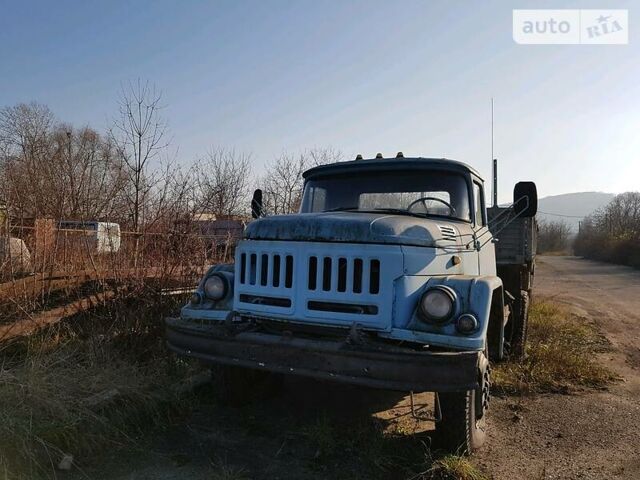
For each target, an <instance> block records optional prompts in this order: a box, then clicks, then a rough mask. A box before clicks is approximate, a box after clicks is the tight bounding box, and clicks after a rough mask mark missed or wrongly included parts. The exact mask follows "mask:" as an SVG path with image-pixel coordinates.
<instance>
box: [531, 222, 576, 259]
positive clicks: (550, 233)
mask: <svg viewBox="0 0 640 480" xmlns="http://www.w3.org/2000/svg"><path fill="white" fill-rule="evenodd" d="M539 229H540V230H539V233H538V253H548V252H565V251H566V250H567V249H568V247H569V243H570V242H569V241H570V239H571V227H570V226H569V224H568V223H566V222H563V221H542V222H540V223H539Z"/></svg>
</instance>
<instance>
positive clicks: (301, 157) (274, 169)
mask: <svg viewBox="0 0 640 480" xmlns="http://www.w3.org/2000/svg"><path fill="white" fill-rule="evenodd" d="M340 156H341V154H340V152H338V151H336V150H334V149H333V148H330V147H329V148H314V149H311V150H307V151H304V152H302V153H299V154H297V155H292V154H289V153H286V152H283V153H282V154H281V155H280V156H279V157H278V158H276V159H275V160H274V161H273V162H272V163H271V164H270V165H268V167H267V172H266V174H265V176H264V178H263V179H262V180H261V182H260V183H261V186H262V187H263V190H264V206H265V211H267V212H269V213H272V214H276V215H277V214H287V213H293V212H296V211H298V209H299V208H300V202H301V200H302V189H303V184H304V178H303V177H302V174H303V173H304V172H305V171H306V170H307V169H309V168H311V167H314V166H317V165H322V164H325V163H332V162H335V161H337V160H338V159H339V158H340Z"/></svg>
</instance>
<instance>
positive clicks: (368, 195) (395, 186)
mask: <svg viewBox="0 0 640 480" xmlns="http://www.w3.org/2000/svg"><path fill="white" fill-rule="evenodd" d="M300 211H301V213H312V212H326V211H367V212H369V211H381V212H385V211H386V212H390V213H397V214H407V215H424V216H428V215H436V216H445V217H450V218H455V219H459V220H465V221H470V220H471V218H470V213H469V212H470V209H469V191H468V189H467V182H466V181H465V179H464V177H463V176H462V175H459V174H456V173H451V172H443V171H438V170H433V171H424V170H422V171H418V172H416V171H397V170H395V171H393V170H391V171H375V172H358V174H357V175H344V174H342V175H327V176H322V177H316V178H312V179H309V180H308V181H307V182H306V183H305V187H304V194H303V197H302V206H301V209H300Z"/></svg>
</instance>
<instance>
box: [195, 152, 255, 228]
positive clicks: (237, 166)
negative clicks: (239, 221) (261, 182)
mask: <svg viewBox="0 0 640 480" xmlns="http://www.w3.org/2000/svg"><path fill="white" fill-rule="evenodd" d="M250 161H251V155H249V154H245V153H238V152H236V151H235V150H233V149H225V148H212V149H211V150H209V152H208V153H207V155H206V156H205V157H204V158H203V159H201V160H199V161H198V162H197V164H196V168H195V170H196V174H197V187H198V200H197V201H198V204H199V208H200V209H201V210H202V211H203V212H208V213H213V214H215V215H216V216H234V215H243V214H245V213H246V210H247V206H248V199H249V189H250V182H251V163H250Z"/></svg>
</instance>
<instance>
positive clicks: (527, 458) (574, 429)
mask: <svg viewBox="0 0 640 480" xmlns="http://www.w3.org/2000/svg"><path fill="white" fill-rule="evenodd" d="M534 295H539V296H545V297H548V298H551V299H553V300H555V301H557V302H560V303H563V304H566V305H567V306H568V307H569V308H571V309H572V310H573V311H574V312H576V313H577V314H578V315H580V316H581V317H583V318H584V320H585V322H595V323H596V325H597V326H598V328H599V329H600V330H601V331H602V332H603V334H604V335H606V337H607V338H608V339H609V341H610V342H611V344H612V351H611V352H608V353H606V354H604V355H602V358H601V359H600V361H602V362H605V363H606V364H607V366H608V367H609V368H611V369H612V370H613V371H614V372H616V373H617V374H618V375H620V376H621V377H622V378H624V381H623V382H620V383H618V384H615V385H612V386H611V387H610V388H609V389H608V390H606V391H594V390H586V391H584V392H581V393H578V394H572V395H560V394H550V395H538V396H533V397H526V398H518V397H507V398H494V399H493V400H492V405H491V410H490V423H489V427H490V435H489V436H490V438H489V441H488V443H487V445H486V446H485V447H483V448H482V449H481V450H480V451H479V452H477V453H476V454H475V455H474V456H473V458H472V461H473V462H474V463H475V464H477V465H479V466H480V467H481V468H482V469H483V470H484V471H486V472H487V473H488V474H490V475H491V476H492V477H493V478H494V479H496V480H503V479H504V480H507V479H509V480H512V479H536V480H540V479H612V478H613V479H618V478H619V479H640V272H638V271H634V270H632V269H628V268H624V267H618V266H612V265H607V264H601V263H595V262H589V261H585V260H580V259H576V258H572V257H543V258H541V259H540V261H539V263H538V268H537V272H536V287H535V293H534ZM205 396H206V395H205ZM201 397H203V395H201ZM431 398H432V396H431V395H430V394H422V395H417V396H416V402H417V405H418V407H419V408H421V407H422V406H423V405H424V406H427V409H428V408H430V404H431ZM408 405H409V403H408V397H403V395H398V394H395V393H392V394H389V393H388V392H378V391H373V390H367V389H358V388H352V387H344V386H339V385H338V386H337V385H331V384H322V383H319V382H312V381H305V380H301V381H297V380H296V381H291V382H290V383H288V384H287V386H286V389H285V391H284V392H283V393H282V394H281V395H279V396H278V397H277V398H275V399H272V400H270V401H267V402H264V403H260V404H258V405H255V406H253V407H250V408H248V409H246V408H245V409H233V408H227V407H222V406H220V405H217V404H215V403H213V402H211V403H207V401H206V400H205V401H204V402H203V401H202V399H201V400H200V404H199V405H198V407H197V408H196V409H195V412H193V413H192V414H190V415H189V416H188V417H187V418H183V419H178V420H177V421H176V422H175V424H174V426H172V427H170V428H167V429H165V430H163V431H161V432H158V433H157V434H156V435H145V437H144V438H141V439H140V441H139V447H138V448H136V449H135V451H124V452H123V451H122V450H119V451H114V452H113V453H112V454H109V455H108V456H107V458H105V459H104V461H103V462H101V465H100V466H97V467H95V468H91V469H88V470H86V471H85V472H84V473H83V474H82V475H81V476H76V475H73V478H87V476H88V477H90V478H101V479H118V480H124V479H156V478H160V479H180V478H192V479H212V478H213V479H216V478H217V479H228V480H231V479H236V480H239V479H276V478H281V479H289V478H297V479H324V478H348V479H351V478H367V479H369V478H389V479H395V478H398V479H401V478H407V475H406V471H404V470H403V469H402V468H396V469H391V470H389V469H386V470H384V473H382V472H383V470H381V469H379V468H377V467H376V465H375V462H380V463H384V461H386V460H385V459H384V458H383V457H384V456H385V455H391V457H392V458H391V460H394V461H396V462H397V461H398V460H397V455H396V454H397V453H400V452H402V453H403V460H402V461H403V462H408V461H410V460H411V461H418V462H419V461H420V458H421V455H422V456H423V455H424V449H423V448H421V447H420V443H419V442H418V441H416V440H415V437H413V436H412V434H413V433H414V432H415V431H416V430H425V431H427V432H428V431H429V430H432V429H433V423H432V422H430V421H428V420H415V419H413V418H412V417H411V415H410V410H409V408H408ZM425 412H426V410H423V411H422V412H419V414H424V413H425ZM516 412H517V415H516ZM358 418H361V419H362V420H364V421H369V422H370V420H371V419H372V418H375V419H377V420H378V423H377V425H379V427H380V428H381V429H384V430H386V431H389V430H391V431H392V432H393V433H395V434H396V435H394V436H393V440H383V438H386V437H382V436H380V435H376V434H375V432H374V433H371V432H370V431H366V430H365V431H361V430H357V429H356V428H355V427H354V425H357V424H358V422H357V421H354V420H357V419H358ZM411 449H413V450H415V455H414V454H413V453H412V454H411V455H407V454H406V452H407V451H408V450H411ZM327 450H333V453H328V452H327ZM422 458H424V457H422ZM414 466H415V464H414ZM85 475H86V476H85ZM61 478H63V477H61ZM65 478H66V477H65Z"/></svg>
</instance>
